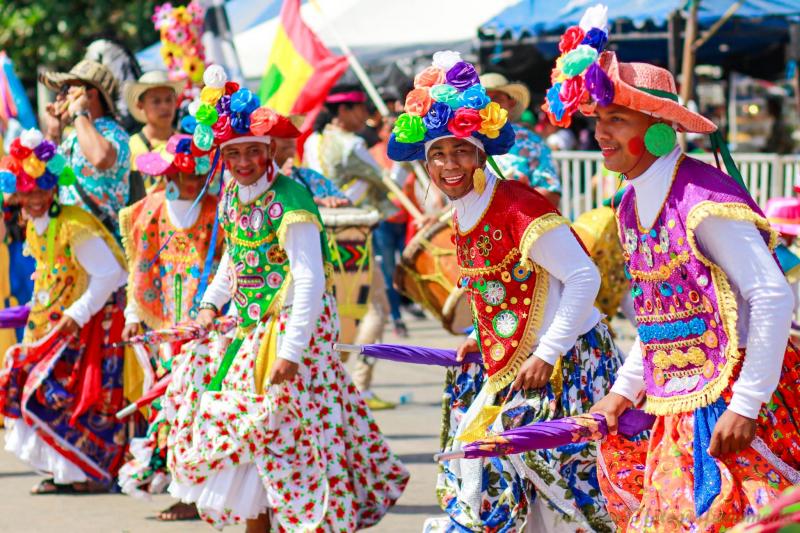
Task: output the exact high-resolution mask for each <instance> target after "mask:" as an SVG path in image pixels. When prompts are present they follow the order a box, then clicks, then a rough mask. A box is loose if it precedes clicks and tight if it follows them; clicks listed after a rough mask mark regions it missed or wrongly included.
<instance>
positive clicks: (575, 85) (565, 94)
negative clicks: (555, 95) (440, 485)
mask: <svg viewBox="0 0 800 533" xmlns="http://www.w3.org/2000/svg"><path fill="white" fill-rule="evenodd" d="M559 98H560V99H561V101H562V102H563V103H564V109H565V110H566V111H565V113H569V114H572V113H574V112H575V111H576V110H577V109H578V106H579V105H580V104H581V102H583V101H585V100H588V93H587V92H586V88H585V87H584V84H583V78H582V77H581V76H575V77H572V78H570V79H568V80H566V81H564V83H563V84H562V85H561V92H559Z"/></svg>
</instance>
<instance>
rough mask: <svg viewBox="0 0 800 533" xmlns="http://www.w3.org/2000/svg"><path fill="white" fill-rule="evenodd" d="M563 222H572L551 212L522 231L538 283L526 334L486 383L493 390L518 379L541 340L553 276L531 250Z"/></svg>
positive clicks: (523, 257)
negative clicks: (551, 277) (500, 369)
mask: <svg viewBox="0 0 800 533" xmlns="http://www.w3.org/2000/svg"><path fill="white" fill-rule="evenodd" d="M562 225H567V226H569V221H568V220H567V219H566V218H564V217H563V216H561V215H559V214H557V213H548V214H546V215H544V216H541V217H539V218H537V219H536V220H534V221H533V222H531V223H530V224H529V225H528V227H527V228H526V229H525V232H524V233H523V234H522V238H521V239H520V244H519V249H520V251H521V252H523V253H522V255H521V257H520V262H522V261H525V260H526V258H527V262H528V264H529V265H530V268H531V269H532V270H533V272H534V274H535V275H536V285H535V286H534V288H533V295H532V297H531V305H530V308H529V309H528V316H529V318H528V322H527V323H526V328H527V329H526V331H525V334H524V335H523V336H522V339H521V340H520V342H519V345H518V346H517V349H516V350H515V351H514V355H512V356H511V358H510V359H509V361H508V363H506V366H505V368H503V370H502V371H500V372H498V373H497V374H495V375H493V376H491V377H489V380H488V381H487V383H486V385H485V387H487V390H488V392H489V393H491V394H495V393H497V392H499V391H500V390H502V389H503V388H504V387H506V386H507V385H509V384H510V383H511V382H513V381H514V380H515V379H516V377H517V374H519V369H520V367H521V366H522V364H523V363H524V362H525V361H527V359H528V357H530V355H531V352H533V347H534V345H535V344H536V342H537V341H538V340H539V337H538V335H537V334H538V332H539V330H540V329H541V328H542V322H543V321H544V308H545V304H546V303H547V294H548V291H549V290H550V278H549V277H548V274H547V271H546V270H545V269H544V268H542V267H541V266H539V265H537V264H536V263H534V262H533V261H531V260H530V257H529V256H530V250H531V247H533V244H534V243H535V242H536V240H537V239H538V238H539V237H541V236H542V235H544V234H545V233H547V232H548V231H550V230H551V229H553V228H556V227H558V226H562ZM481 350H483V347H481Z"/></svg>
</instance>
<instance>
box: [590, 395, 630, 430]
mask: <svg viewBox="0 0 800 533" xmlns="http://www.w3.org/2000/svg"><path fill="white" fill-rule="evenodd" d="M631 407H633V402H631V401H630V400H629V399H627V398H626V397H625V396H623V395H621V394H617V393H616V392H609V393H608V394H606V395H605V397H603V398H602V399H601V400H600V401H599V402H597V403H596V404H594V405H593V406H592V408H591V409H589V412H590V413H600V414H602V415H603V416H605V417H606V425H607V426H608V433H609V435H616V434H617V421H618V420H619V417H620V415H621V414H622V413H624V412H625V410H626V409H630V408H631Z"/></svg>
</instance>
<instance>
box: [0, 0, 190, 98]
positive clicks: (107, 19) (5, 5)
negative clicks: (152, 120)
mask: <svg viewBox="0 0 800 533" xmlns="http://www.w3.org/2000/svg"><path fill="white" fill-rule="evenodd" d="M164 1H166V0H32V1H31V0H0V50H5V51H6V53H7V54H8V55H9V57H10V58H11V59H12V60H13V61H14V64H15V66H16V69H17V75H18V76H19V77H20V78H21V80H22V82H23V84H24V85H25V87H26V88H28V90H31V89H32V88H33V86H34V84H35V82H36V73H37V67H38V66H44V67H46V68H47V69H59V70H67V69H69V68H70V67H71V66H72V65H74V64H75V63H77V62H78V61H80V60H81V59H82V58H83V55H84V52H85V49H86V46H87V45H88V44H89V43H90V42H92V41H93V40H95V39H98V38H110V39H113V40H116V41H118V42H120V43H121V44H123V45H125V46H126V47H128V48H129V49H130V50H132V51H134V52H135V51H137V50H140V49H141V48H144V47H146V46H148V45H150V44H152V43H154V42H156V41H157V40H158V33H157V32H156V30H155V28H154V27H153V22H152V21H151V19H150V17H151V16H152V14H153V10H154V8H155V6H156V5H159V4H161V3H163V2H164ZM172 3H173V5H177V4H185V3H186V2H180V1H179V2H172Z"/></svg>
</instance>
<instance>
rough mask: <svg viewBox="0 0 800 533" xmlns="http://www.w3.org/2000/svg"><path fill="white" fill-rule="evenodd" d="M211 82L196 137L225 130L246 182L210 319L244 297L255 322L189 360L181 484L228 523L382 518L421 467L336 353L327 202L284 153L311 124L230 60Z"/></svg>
mask: <svg viewBox="0 0 800 533" xmlns="http://www.w3.org/2000/svg"><path fill="white" fill-rule="evenodd" d="M205 80H206V87H205V88H204V89H203V92H202V94H201V99H202V101H203V103H202V104H200V105H199V106H198V105H193V106H192V107H193V108H194V109H193V110H194V111H195V113H194V115H193V118H194V119H195V120H196V121H197V123H196V126H195V128H194V132H193V137H194V141H195V143H197V141H198V138H200V140H201V141H202V140H203V138H204V137H205V136H206V135H208V134H212V135H213V140H214V142H215V143H216V144H218V145H220V147H221V150H222V159H223V161H224V162H225V166H226V168H227V169H228V170H229V171H230V173H231V175H232V176H233V178H234V179H233V180H232V181H231V182H230V183H229V184H228V186H227V187H226V189H225V191H224V193H223V195H222V198H221V200H220V209H219V217H220V224H221V226H222V228H223V229H224V231H225V244H226V253H225V254H224V255H223V258H222V260H221V264H220V267H219V269H218V270H217V275H216V277H215V278H214V282H213V283H212V284H211V285H210V286H209V289H208V290H207V291H206V293H205V296H204V297H203V300H202V303H201V306H200V307H201V311H200V313H199V314H198V319H197V320H198V322H199V323H200V324H201V325H207V324H209V323H210V322H211V321H212V320H213V318H214V317H215V316H217V314H218V312H219V310H220V309H221V308H222V306H223V305H225V304H226V303H228V301H230V300H232V305H233V306H234V307H235V308H236V312H237V313H238V316H239V317H241V324H240V325H239V327H238V328H237V329H236V331H235V333H234V334H233V335H232V336H230V337H227V338H220V337H218V336H217V337H212V339H211V340H208V341H203V342H199V343H196V344H194V345H191V346H190V347H189V349H186V350H184V351H183V352H182V353H181V355H180V357H179V359H178V360H177V361H176V366H175V368H174V369H173V375H174V376H175V377H174V380H173V382H172V384H171V385H170V388H169V389H168V391H167V395H166V398H165V401H164V405H165V409H166V412H167V415H168V420H169V422H170V424H172V427H171V430H170V436H169V441H168V445H169V449H170V451H171V453H170V455H169V457H168V462H169V468H170V471H171V472H172V475H173V481H172V483H171V485H170V488H169V490H170V493H171V494H172V495H173V496H176V497H179V498H181V499H182V500H183V501H184V502H196V503H197V507H198V509H199V511H200V513H201V516H202V517H203V518H204V519H206V520H207V521H208V522H210V523H212V524H213V525H214V526H215V527H220V528H221V527H223V526H224V525H226V524H233V523H237V522H243V521H247V528H248V529H247V530H248V531H267V530H269V528H270V527H272V528H274V529H275V530H277V531H283V530H286V531H306V530H311V529H313V530H316V529H317V528H320V529H322V530H325V531H340V530H341V531H355V530H357V529H362V528H366V527H369V526H371V525H374V524H375V523H377V522H378V521H379V520H380V519H381V517H383V515H384V514H385V513H386V512H387V510H388V509H389V507H391V506H392V505H393V503H394V502H395V500H396V499H397V498H398V497H399V496H400V494H401V493H402V491H403V488H404V487H405V484H406V482H407V480H408V473H407V471H406V470H405V468H403V466H402V464H401V463H400V462H399V461H398V460H397V458H396V457H395V456H394V455H393V454H392V453H391V451H390V450H389V447H388V446H387V444H386V442H385V440H384V438H383V435H382V434H381V433H380V430H379V429H378V426H377V425H376V424H375V422H374V421H373V419H372V417H371V416H370V413H369V410H368V409H367V408H366V406H365V405H364V402H363V401H362V400H361V398H360V396H359V394H358V391H357V390H356V388H355V387H354V386H353V384H352V382H351V381H350V378H349V377H348V375H347V373H346V372H345V370H344V367H343V366H342V364H341V362H340V361H339V359H338V357H337V356H336V355H335V354H334V353H333V349H332V348H333V346H332V343H333V342H334V340H335V339H336V338H337V336H338V317H337V312H336V302H335V300H334V299H333V297H332V296H331V295H330V294H329V293H328V292H327V290H326V286H325V285H326V272H327V271H328V269H329V268H330V263H329V261H328V259H327V249H328V248H327V243H326V242H325V237H324V235H325V234H324V232H323V231H322V223H321V221H320V218H319V212H318V210H317V207H316V205H315V204H314V200H313V198H312V197H311V195H310V194H309V193H308V191H307V190H306V189H305V187H303V186H302V185H300V184H298V183H295V182H294V181H293V180H291V179H290V178H288V177H286V176H284V175H282V174H280V173H279V172H278V171H277V167H276V166H275V164H274V162H273V156H274V151H275V143H274V142H273V141H272V139H273V138H274V137H280V138H286V137H297V136H298V135H299V132H298V131H297V129H296V128H295V127H294V126H293V125H292V124H291V122H290V121H289V119H288V118H286V117H283V116H280V115H278V114H276V113H275V112H274V111H272V110H270V109H268V108H266V107H259V101H258V98H257V97H256V96H255V95H253V94H252V93H251V92H250V91H249V90H247V89H239V88H238V86H237V85H236V84H235V83H231V82H226V79H225V74H224V72H223V71H222V69H221V68H219V67H209V69H207V70H206V74H205ZM209 117H214V119H215V120H211V119H210V118H209ZM189 122H191V121H189ZM189 125H191V124H189Z"/></svg>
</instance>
